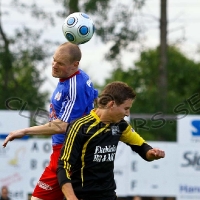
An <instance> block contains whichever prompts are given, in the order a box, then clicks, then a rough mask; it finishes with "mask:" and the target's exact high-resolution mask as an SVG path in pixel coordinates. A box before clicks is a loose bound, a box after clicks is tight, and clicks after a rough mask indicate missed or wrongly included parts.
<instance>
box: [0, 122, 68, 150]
mask: <svg viewBox="0 0 200 200" xmlns="http://www.w3.org/2000/svg"><path fill="white" fill-rule="evenodd" d="M67 126H68V123H66V122H63V121H61V120H59V119H56V120H54V121H52V122H49V123H46V124H44V125H40V126H32V127H29V128H24V129H20V130H15V131H12V132H10V133H9V135H8V136H7V137H6V139H5V140H4V142H3V146H4V147H6V145H7V143H8V142H9V141H12V140H14V139H16V138H21V137H23V136H25V135H53V134H57V133H63V132H65V131H66V128H67Z"/></svg>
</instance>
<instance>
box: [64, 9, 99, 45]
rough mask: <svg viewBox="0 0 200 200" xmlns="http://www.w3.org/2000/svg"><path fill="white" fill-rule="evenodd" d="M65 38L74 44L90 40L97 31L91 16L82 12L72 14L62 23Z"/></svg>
mask: <svg viewBox="0 0 200 200" xmlns="http://www.w3.org/2000/svg"><path fill="white" fill-rule="evenodd" d="M62 31H63V34H64V36H65V38H66V39H67V40H68V41H69V42H71V43H73V44H84V43H86V42H88V41H89V40H90V39H91V38H92V36H93V34H94V31H95V27H94V23H93V21H92V20H91V18H90V17H89V16H88V15H87V14H85V13H82V12H75V13H72V14H70V15H69V16H68V17H67V18H66V19H65V20H64V23H63V25H62Z"/></svg>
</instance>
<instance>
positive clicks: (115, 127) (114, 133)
mask: <svg viewBox="0 0 200 200" xmlns="http://www.w3.org/2000/svg"><path fill="white" fill-rule="evenodd" d="M111 131H112V135H118V134H119V133H120V130H119V126H112V127H111Z"/></svg>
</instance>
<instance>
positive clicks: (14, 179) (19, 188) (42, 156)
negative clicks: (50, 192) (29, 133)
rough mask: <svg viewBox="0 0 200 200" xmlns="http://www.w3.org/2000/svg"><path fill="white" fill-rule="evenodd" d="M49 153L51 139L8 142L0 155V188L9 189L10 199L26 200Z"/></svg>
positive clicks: (46, 161) (47, 160)
mask: <svg viewBox="0 0 200 200" xmlns="http://www.w3.org/2000/svg"><path fill="white" fill-rule="evenodd" d="M1 148H2V147H1ZM51 151H52V147H51V139H28V140H17V139H16V140H15V141H12V142H10V143H9V144H8V146H7V147H6V148H4V149H3V148H2V151H1V153H0V160H1V165H0V186H3V185H7V186H8V187H9V190H10V196H11V197H12V199H15V200H27V199H28V194H31V193H32V192H33V189H34V187H35V185H36V183H37V181H38V179H39V177H40V175H41V173H42V172H43V170H44V168H45V167H46V165H47V164H48V162H49V157H50V154H51Z"/></svg>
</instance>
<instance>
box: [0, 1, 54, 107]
mask: <svg viewBox="0 0 200 200" xmlns="http://www.w3.org/2000/svg"><path fill="white" fill-rule="evenodd" d="M16 2H17V1H16ZM16 2H15V1H13V2H12V3H13V6H14V5H15V3H16ZM24 7H25V6H24V5H21V7H20V8H24ZM30 9H31V11H32V14H33V15H36V16H37V17H41V18H44V19H48V20H49V22H50V23H51V24H53V20H52V18H51V16H48V15H45V13H43V12H42V11H39V9H38V8H37V7H36V6H32V7H30ZM38 13H40V15H39V14H38ZM4 14H8V13H4V12H2V11H1V2H0V71H1V73H0V88H1V89H0V102H1V103H0V109H11V110H20V109H25V110H32V111H35V110H37V109H44V108H45V105H46V103H47V99H48V92H47V91H44V92H41V91H40V87H41V86H42V84H43V83H44V80H45V79H44V69H45V66H46V64H47V60H46V59H47V58H49V56H50V55H52V52H50V50H49V49H50V47H51V45H52V44H53V42H51V41H43V42H42V41H41V35H42V31H41V30H38V31H36V30H34V31H33V30H31V29H30V28H27V27H23V28H21V30H19V29H16V30H15V31H14V32H13V35H12V36H8V34H7V33H6V31H5V30H4V29H3V23H2V16H3V15H4Z"/></svg>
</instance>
